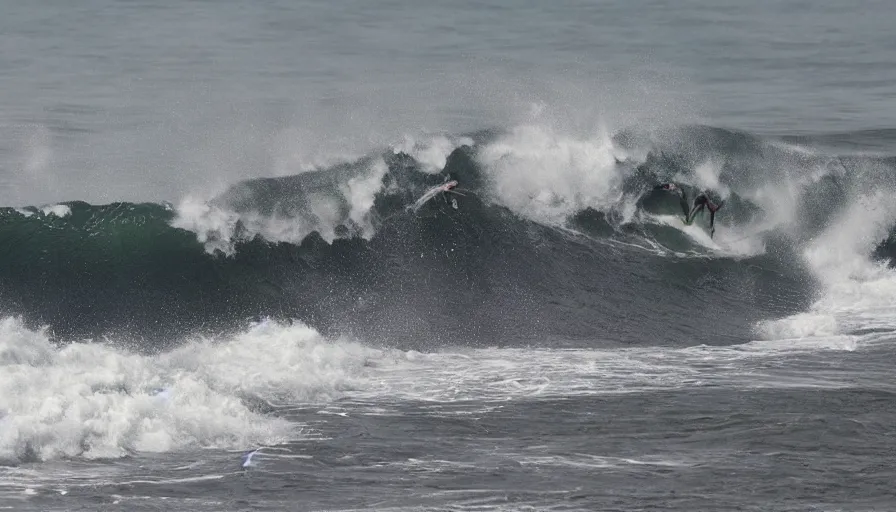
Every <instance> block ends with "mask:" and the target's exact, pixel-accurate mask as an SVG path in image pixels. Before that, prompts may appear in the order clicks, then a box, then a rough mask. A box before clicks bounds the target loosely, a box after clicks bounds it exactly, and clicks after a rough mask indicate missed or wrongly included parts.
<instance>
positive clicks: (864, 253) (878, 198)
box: [758, 190, 896, 338]
mask: <svg viewBox="0 0 896 512" xmlns="http://www.w3.org/2000/svg"><path fill="white" fill-rule="evenodd" d="M892 197H893V191H891V190H877V191H875V192H872V193H867V194H861V195H859V196H857V197H855V198H854V200H852V201H850V203H849V207H848V208H847V209H846V210H845V211H844V212H843V214H842V215H841V216H840V218H839V220H838V221H837V222H835V223H832V224H831V225H830V226H829V227H828V228H827V229H826V230H825V232H824V233H823V234H822V235H820V236H818V237H816V238H815V239H814V240H813V241H812V242H811V243H810V244H809V245H808V246H807V247H806V249H805V250H804V252H803V256H804V258H805V260H806V262H807V263H808V265H809V268H810V269H811V270H812V272H813V273H814V274H815V276H816V277H817V278H818V280H819V282H820V284H821V288H822V289H821V290H820V292H821V298H819V299H818V301H816V302H815V303H814V304H813V305H812V307H811V308H810V310H809V311H808V312H806V313H801V314H797V315H793V316H790V317H787V318H784V319H781V320H777V321H770V322H762V323H760V324H759V326H758V328H759V331H760V332H761V333H763V334H764V335H765V336H766V337H770V338H774V337H779V336H785V337H803V336H827V335H832V334H839V333H843V332H848V331H850V330H854V329H868V328H877V329H880V328H883V329H896V307H894V305H896V271H894V270H893V269H891V268H888V267H887V266H886V264H885V263H882V262H874V261H871V259H870V258H869V254H870V253H871V251H872V250H873V249H874V246H875V245H876V244H877V243H879V242H880V241H881V240H884V239H885V238H886V237H887V234H888V232H889V229H890V227H891V226H892V225H893V224H894V223H896V204H894V203H893V201H892Z"/></svg>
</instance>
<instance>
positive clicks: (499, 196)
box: [478, 125, 623, 224]
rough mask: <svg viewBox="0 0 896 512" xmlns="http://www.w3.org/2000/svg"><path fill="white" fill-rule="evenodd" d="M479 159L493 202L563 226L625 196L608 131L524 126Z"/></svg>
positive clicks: (603, 208)
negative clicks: (580, 133) (576, 132)
mask: <svg viewBox="0 0 896 512" xmlns="http://www.w3.org/2000/svg"><path fill="white" fill-rule="evenodd" d="M478 159H479V161H480V163H481V165H483V166H484V168H485V169H486V170H487V173H488V177H489V179H490V180H491V181H492V185H493V193H494V196H495V200H496V201H497V202H498V203H500V204H502V205H504V206H507V207H508V208H510V209H511V210H513V211H514V212H516V213H518V214H520V215H522V216H524V217H528V218H530V219H533V220H537V221H540V222H548V223H552V224H562V223H563V222H564V221H565V220H566V219H567V217H568V216H569V215H571V214H573V213H576V212H578V211H580V210H583V209H585V208H587V207H592V208H595V209H597V210H606V209H608V208H609V207H610V206H612V205H616V204H618V203H619V202H620V201H621V199H622V179H623V174H622V171H621V169H620V168H618V167H617V165H616V158H615V157H614V148H613V144H612V141H611V140H610V138H609V136H607V134H606V133H598V134H595V135H593V136H591V137H576V136H569V135H566V134H564V133H562V132H559V131H557V130H555V129H554V128H551V127H550V126H545V125H523V126H518V127H516V128H514V129H513V130H511V131H510V132H509V133H508V134H507V135H505V136H503V137H501V138H499V139H498V140H496V141H494V142H491V143H489V144H487V145H486V146H485V147H483V148H482V149H481V150H480V152H479V154H478Z"/></svg>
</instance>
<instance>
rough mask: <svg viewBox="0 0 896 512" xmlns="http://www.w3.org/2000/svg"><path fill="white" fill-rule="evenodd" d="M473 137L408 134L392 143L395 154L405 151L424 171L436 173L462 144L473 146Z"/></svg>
mask: <svg viewBox="0 0 896 512" xmlns="http://www.w3.org/2000/svg"><path fill="white" fill-rule="evenodd" d="M472 145H473V139H470V138H469V137H448V136H446V135H435V136H430V137H425V138H423V140H417V139H414V138H413V137H410V136H408V135H405V136H404V139H403V140H402V141H401V142H399V143H396V144H393V145H392V151H393V152H394V153H395V154H398V153H404V154H406V155H408V156H410V157H411V158H413V159H414V160H416V161H417V163H419V164H420V165H421V166H422V167H423V169H422V170H423V172H427V173H430V174H435V173H438V172H441V171H442V169H444V168H445V164H446V163H447V162H448V155H450V154H451V153H452V152H453V151H454V150H455V149H457V148H459V147H461V146H472Z"/></svg>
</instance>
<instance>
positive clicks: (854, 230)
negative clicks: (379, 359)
mask: <svg viewBox="0 0 896 512" xmlns="http://www.w3.org/2000/svg"><path fill="white" fill-rule="evenodd" d="M863 141H867V143H863ZM888 141H889V142H888ZM893 145H896V139H894V137H893V133H892V131H884V132H873V133H864V132H863V133H860V134H852V135H849V134H846V135H835V136H829V137H818V138H814V139H810V138H806V137H791V138H779V139H770V138H763V137H760V136H757V135H752V134H748V133H742V132H735V131H730V130H723V129H718V128H712V127H705V126H692V127H684V128H678V129H670V130H662V131H651V132H644V131H636V130H628V131H623V132H619V133H615V134H598V135H595V136H589V137H574V136H569V135H565V134H562V133H559V132H557V131H555V130H553V129H551V128H550V127H545V126H536V125H532V126H519V127H517V128H515V129H511V130H505V131H486V132H480V133H474V134H468V135H464V136H457V137H452V136H437V137H432V138H430V139H427V140H423V141H414V140H405V141H404V142H402V143H401V144H398V145H396V146H394V147H391V148H388V149H387V150H385V151H383V152H381V153H378V154H372V155H369V156H367V157H365V158H362V159H360V160H357V161H354V162H349V163H345V164H341V165H337V166H334V167H330V168H326V169H319V170H315V171H310V172H306V173H302V174H299V175H295V176H287V177H278V178H263V179H253V180H249V181H245V182H241V183H237V184H235V185H233V186H232V187H230V189H229V190H227V191H226V192H224V193H223V194H220V195H218V196H216V197H214V198H210V199H205V198H198V197H187V198H185V199H184V200H183V201H182V202H181V203H180V204H179V205H177V206H174V205H168V204H131V203H117V204H109V205H90V204H86V203H82V202H66V203H64V204H59V205H50V206H47V207H42V208H38V207H28V208H20V209H15V208H5V209H3V210H2V211H0V237H2V238H0V243H2V247H4V251H3V252H2V255H0V307H2V310H3V311H5V312H7V313H8V314H10V315H17V316H20V317H21V318H22V319H23V320H24V321H25V323H26V324H27V325H29V326H31V327H32V328H34V327H40V326H46V327H47V331H46V332H47V335H48V336H51V337H52V338H54V339H57V340H60V341H71V340H79V339H83V338H91V339H98V338H102V337H104V336H105V337H113V338H114V339H116V340H123V339H127V340H132V342H133V344H134V345H135V346H136V347H137V348H139V349H142V350H157V349H159V348H160V347H162V346H164V345H166V344H171V343H175V342H178V341H180V340H183V339H184V338H185V336H187V335H189V334H203V333H221V332H224V331H231V330H234V329H241V328H244V327H245V325H247V323H249V322H253V321H257V320H258V319H259V318H260V317H271V318H276V319H295V320H300V321H302V322H304V323H305V324H307V325H308V326H311V327H313V328H315V329H317V330H318V331H320V332H321V333H322V334H323V335H326V336H332V335H349V336H358V337H363V339H365V340H368V341H371V342H381V343H389V344H395V345H399V346H403V347H407V348H414V349H426V348H431V346H433V345H440V344H444V343H451V344H470V345H482V344H487V345H528V344H532V343H545V342H546V341H545V340H550V341H549V343H550V344H551V345H552V346H558V345H559V346H564V345H570V346H581V345H602V346H612V345H680V346H685V345H694V344H712V345H719V344H732V343H739V342H744V341H748V340H751V339H756V337H757V336H762V337H780V336H785V337H786V336H797V335H801V334H806V333H825V332H831V333H836V332H843V330H844V329H847V330H848V329H852V330H861V329H865V328H867V326H865V325H857V324H856V325H854V324H855V322H853V323H849V322H844V320H843V312H844V311H854V310H855V308H858V307H865V308H866V309H868V308H870V309H874V308H875V307H877V306H880V305H883V304H887V303H888V302H887V301H889V300H891V299H892V298H893V297H896V279H893V276H892V275H891V274H890V270H889V268H888V267H887V264H886V262H887V261H888V260H892V258H893V256H894V254H896V253H894V251H896V239H894V236H892V235H891V232H892V227H893V224H894V221H896V208H894V207H893V206H891V203H892V201H891V200H889V199H888V198H892V197H893V191H896V174H894V173H893V169H894V165H896V163H894V159H893V158H892V157H891V156H888V154H887V152H886V150H885V149H884V148H887V147H892V146H893ZM871 147H873V148H875V153H874V154H872V155H869V151H870V150H869V149H868V148H871ZM857 148H859V149H861V150H863V153H861V154H860V153H858V152H857ZM446 177H451V178H452V179H457V180H458V181H459V182H460V187H461V189H463V190H462V193H463V194H464V195H463V196H455V197H456V199H457V201H458V208H457V209H454V208H452V207H451V206H450V205H449V203H448V202H447V201H444V200H443V199H442V198H441V197H436V198H435V199H433V200H432V201H430V202H429V203H427V204H425V205H424V206H423V207H422V208H421V209H420V210H419V211H416V212H415V211H413V210H412V209H409V208H408V206H409V205H411V204H413V203H414V201H415V200H416V199H417V198H418V197H420V196H421V195H422V194H423V193H424V192H425V191H426V190H428V189H429V188H430V187H433V186H435V185H438V184H440V183H442V182H443V180H444V179H446ZM668 181H674V182H677V183H680V184H682V186H683V188H684V189H685V190H686V191H687V192H688V194H689V197H693V196H694V195H695V193H696V192H697V191H698V190H710V191H711V192H712V193H713V194H714V195H715V196H716V197H717V199H720V200H724V201H725V204H724V207H723V209H722V210H721V211H720V212H719V215H718V217H717V222H716V233H715V236H714V238H710V236H709V233H708V231H707V229H706V225H705V224H706V218H705V216H704V217H701V218H698V219H697V221H696V222H695V223H694V225H690V226H685V225H684V223H683V222H682V220H681V216H682V215H681V207H680V205H679V201H678V199H677V197H676V196H674V195H672V194H669V193H668V192H665V191H661V190H660V191H658V190H655V189H654V185H655V184H657V183H662V182H668ZM891 292H892V294H891ZM881 314H883V313H881ZM888 322H889V319H888V318H883V317H881V318H880V319H878V320H876V321H875V325H876V326H877V327H876V328H880V327H881V326H884V325H889V323H888Z"/></svg>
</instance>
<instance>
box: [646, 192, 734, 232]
mask: <svg viewBox="0 0 896 512" xmlns="http://www.w3.org/2000/svg"><path fill="white" fill-rule="evenodd" d="M653 188H654V189H663V190H667V191H669V192H674V193H676V194H678V198H679V202H680V204H681V211H682V213H684V223H685V224H690V223H692V222H694V217H696V216H697V214H698V213H700V212H702V211H703V209H704V208H706V209H707V210H709V236H710V238H712V236H713V235H715V232H716V228H715V222H716V212H717V211H719V208H721V207H722V204H724V201H722V202H720V203H719V204H715V203H713V202H712V201H711V200H710V199H709V196H707V195H706V192H700V193H699V194H697V197H695V198H694V205H693V206H692V207H690V208H688V200H687V196H686V195H685V192H684V190H683V189H682V188H681V187H680V186H678V185H676V184H675V183H661V184H659V185H657V186H655V187H653Z"/></svg>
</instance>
